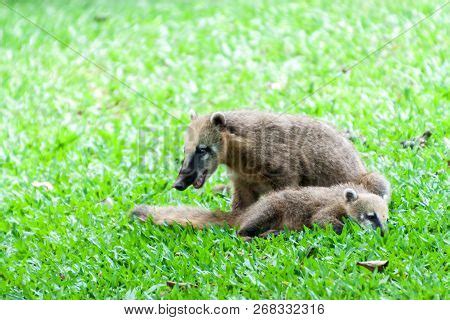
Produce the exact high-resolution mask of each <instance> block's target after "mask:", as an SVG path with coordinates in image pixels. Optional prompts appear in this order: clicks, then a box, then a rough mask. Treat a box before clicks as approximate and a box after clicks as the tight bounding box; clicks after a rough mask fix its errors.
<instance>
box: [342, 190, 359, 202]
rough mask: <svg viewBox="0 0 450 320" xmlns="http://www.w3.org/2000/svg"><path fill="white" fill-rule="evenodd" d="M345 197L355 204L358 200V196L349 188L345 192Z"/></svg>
mask: <svg viewBox="0 0 450 320" xmlns="http://www.w3.org/2000/svg"><path fill="white" fill-rule="evenodd" d="M344 197H345V200H346V201H347V202H353V201H356V199H358V194H357V193H356V191H355V190H353V189H352V188H347V189H345V190H344Z"/></svg>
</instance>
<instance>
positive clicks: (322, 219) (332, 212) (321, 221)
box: [311, 205, 345, 234]
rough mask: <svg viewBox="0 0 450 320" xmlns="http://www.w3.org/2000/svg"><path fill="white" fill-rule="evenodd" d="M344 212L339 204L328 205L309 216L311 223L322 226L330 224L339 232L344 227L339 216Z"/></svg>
mask: <svg viewBox="0 0 450 320" xmlns="http://www.w3.org/2000/svg"><path fill="white" fill-rule="evenodd" d="M344 214H345V210H344V208H343V207H342V206H341V205H334V206H330V207H327V208H324V209H322V210H320V211H319V212H317V213H316V214H314V215H313V216H312V217H311V225H312V224H317V225H319V226H320V227H322V228H326V226H327V225H330V224H331V225H332V226H333V230H334V232H336V233H337V234H341V233H342V229H344V224H343V223H342V221H341V220H339V218H340V217H342V216H343V215H344Z"/></svg>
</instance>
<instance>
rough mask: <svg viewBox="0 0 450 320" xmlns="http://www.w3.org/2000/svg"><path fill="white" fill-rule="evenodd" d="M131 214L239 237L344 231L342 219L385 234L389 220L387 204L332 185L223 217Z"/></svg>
mask: <svg viewBox="0 0 450 320" xmlns="http://www.w3.org/2000/svg"><path fill="white" fill-rule="evenodd" d="M133 213H134V215H136V216H138V217H139V218H140V219H142V220H146V219H147V218H148V217H149V216H152V218H153V222H154V223H156V224H163V223H169V224H170V223H174V222H176V223H179V224H182V225H186V224H191V225H193V226H194V227H197V228H202V227H204V226H207V225H211V224H228V225H231V226H234V227H237V228H238V235H239V236H242V237H255V236H261V235H262V236H265V235H267V234H269V233H271V232H276V231H280V230H283V229H284V228H287V229H290V230H301V229H303V227H309V228H310V227H312V225H313V224H318V225H319V226H321V227H325V226H326V225H327V224H331V225H332V226H333V229H334V230H335V231H336V232H337V233H341V232H342V228H343V218H344V217H349V218H351V219H353V220H355V221H356V222H358V223H359V224H360V225H362V226H364V227H371V228H375V229H376V228H380V230H381V233H382V234H383V233H384V231H385V230H386V223H387V219H388V206H387V203H386V201H385V200H384V199H383V198H381V197H380V196H378V195H375V194H373V193H369V192H368V191H367V190H366V189H364V188H363V187H361V186H358V185H355V184H341V185H336V186H332V187H328V188H326V187H301V188H295V189H286V190H282V191H273V192H271V193H269V194H267V195H264V196H263V197H261V198H260V199H259V200H258V201H257V202H255V203H254V204H252V205H251V206H249V207H248V208H247V209H244V210H241V211H234V212H232V213H229V214H226V213H223V212H209V211H208V210H206V209H200V208H192V207H152V206H145V205H143V206H138V207H136V208H135V209H134V211H133Z"/></svg>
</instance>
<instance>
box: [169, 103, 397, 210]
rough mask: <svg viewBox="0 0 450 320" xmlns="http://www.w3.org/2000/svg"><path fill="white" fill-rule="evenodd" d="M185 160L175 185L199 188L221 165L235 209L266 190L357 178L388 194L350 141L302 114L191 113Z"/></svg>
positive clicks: (256, 198) (380, 194)
mask: <svg viewBox="0 0 450 320" xmlns="http://www.w3.org/2000/svg"><path fill="white" fill-rule="evenodd" d="M191 120H192V121H191V124H190V126H189V128H188V130H187V133H186V136H185V145H184V154H185V159H184V161H183V164H182V167H181V169H180V172H179V175H178V178H177V180H176V181H175V183H174V185H173V187H174V188H176V189H177V190H184V189H186V188H187V187H189V186H190V185H193V186H194V187H195V188H201V187H202V186H203V184H204V183H205V181H206V180H207V179H208V177H210V176H211V175H212V174H213V173H214V171H215V170H216V169H217V167H218V165H219V164H225V165H226V166H227V167H228V169H229V170H230V171H231V180H232V183H233V189H234V194H233V200H232V208H233V210H242V209H245V208H247V207H248V206H250V205H251V204H253V203H254V202H256V201H257V200H258V199H259V197H260V196H261V195H263V194H265V193H268V192H270V191H274V190H275V191H277V190H283V189H286V188H295V187H298V186H324V187H329V186H331V185H335V184H338V183H346V182H355V183H356V184H362V185H363V186H364V187H365V188H366V189H367V190H368V191H370V192H373V193H375V194H377V195H379V196H382V197H385V198H386V200H387V201H388V199H389V197H390V187H389V183H388V182H387V181H386V179H385V178H384V177H382V176H381V175H379V174H376V173H367V171H366V169H365V167H364V165H363V163H362V162H361V160H360V158H359V155H358V153H357V151H356V150H355V148H354V147H353V145H352V144H351V143H350V142H349V141H348V140H347V139H346V138H345V137H344V136H343V135H341V134H340V133H339V132H337V131H336V130H335V129H334V128H332V127H331V126H329V125H327V124H325V123H323V122H320V121H317V120H314V119H311V118H308V117H305V116H294V115H278V114H273V113H268V112H258V111H230V112H216V113H214V114H212V115H209V116H201V117H198V116H196V115H194V116H191Z"/></svg>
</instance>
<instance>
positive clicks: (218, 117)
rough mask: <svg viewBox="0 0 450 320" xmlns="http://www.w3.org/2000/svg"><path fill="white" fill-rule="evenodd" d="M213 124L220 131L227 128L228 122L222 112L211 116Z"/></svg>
mask: <svg viewBox="0 0 450 320" xmlns="http://www.w3.org/2000/svg"><path fill="white" fill-rule="evenodd" d="M210 121H211V123H212V124H213V125H214V126H216V127H218V128H219V129H223V128H225V125H226V120H225V115H224V114H223V113H222V112H215V113H213V114H212V115H211V118H210Z"/></svg>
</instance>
